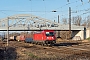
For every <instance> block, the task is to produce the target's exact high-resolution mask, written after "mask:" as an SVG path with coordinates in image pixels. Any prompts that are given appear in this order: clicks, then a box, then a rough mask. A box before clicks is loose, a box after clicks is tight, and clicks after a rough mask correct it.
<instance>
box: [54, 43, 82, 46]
mask: <svg viewBox="0 0 90 60" xmlns="http://www.w3.org/2000/svg"><path fill="white" fill-rule="evenodd" d="M79 44H80V43H56V44H54V46H72V45H79Z"/></svg>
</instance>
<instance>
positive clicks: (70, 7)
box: [69, 7, 71, 39]
mask: <svg viewBox="0 0 90 60" xmlns="http://www.w3.org/2000/svg"><path fill="white" fill-rule="evenodd" d="M69 34H70V36H69V39H70V38H71V7H69Z"/></svg>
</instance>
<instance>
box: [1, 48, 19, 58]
mask: <svg viewBox="0 0 90 60" xmlns="http://www.w3.org/2000/svg"><path fill="white" fill-rule="evenodd" d="M16 58H17V53H16V49H15V48H13V47H7V48H0V60H16Z"/></svg>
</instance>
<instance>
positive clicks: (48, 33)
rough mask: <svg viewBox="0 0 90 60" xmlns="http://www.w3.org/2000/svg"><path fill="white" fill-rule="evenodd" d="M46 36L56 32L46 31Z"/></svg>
mask: <svg viewBox="0 0 90 60" xmlns="http://www.w3.org/2000/svg"><path fill="white" fill-rule="evenodd" d="M46 36H54V32H46Z"/></svg>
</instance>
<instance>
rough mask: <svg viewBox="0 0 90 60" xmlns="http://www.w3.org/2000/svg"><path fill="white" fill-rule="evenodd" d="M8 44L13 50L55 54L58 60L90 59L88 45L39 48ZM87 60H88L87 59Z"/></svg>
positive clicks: (15, 42) (21, 43)
mask: <svg viewBox="0 0 90 60" xmlns="http://www.w3.org/2000/svg"><path fill="white" fill-rule="evenodd" d="M9 43H12V44H10V45H11V46H12V47H15V48H19V47H22V48H26V49H33V48H34V49H36V50H44V51H46V52H51V53H53V54H54V53H55V54H58V55H59V59H64V58H68V57H71V56H73V57H75V56H76V57H77V56H80V57H81V58H82V57H84V56H85V57H86V58H88V57H90V51H89V49H90V48H89V47H90V44H89V43H87V44H86V43H85V44H80V45H74V46H41V45H36V44H30V43H24V42H17V41H12V42H9ZM4 44H5V43H4ZM86 46H88V47H86ZM82 47H83V48H82ZM76 57H75V58H76ZM79 60H80V59H79ZM87 60H90V59H89V58H88V59H87Z"/></svg>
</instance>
